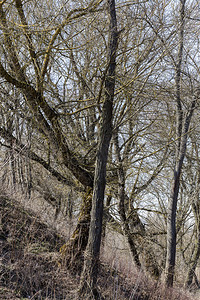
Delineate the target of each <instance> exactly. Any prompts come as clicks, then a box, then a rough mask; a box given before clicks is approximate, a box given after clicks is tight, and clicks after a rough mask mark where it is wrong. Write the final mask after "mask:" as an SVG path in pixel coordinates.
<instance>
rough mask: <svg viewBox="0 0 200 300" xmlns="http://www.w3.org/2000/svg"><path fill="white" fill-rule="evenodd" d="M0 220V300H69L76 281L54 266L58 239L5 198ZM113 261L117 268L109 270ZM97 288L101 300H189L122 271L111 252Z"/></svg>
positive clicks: (1, 201)
mask: <svg viewBox="0 0 200 300" xmlns="http://www.w3.org/2000/svg"><path fill="white" fill-rule="evenodd" d="M0 217H1V224H0V251H1V252H0V255H1V256H0V299H2V300H5V299H9V300H14V299H41V300H42V299H43V300H44V299H46V300H47V299H49V300H50V299H52V300H53V299H54V300H56V299H60V300H61V299H62V300H64V299H67V300H68V299H69V300H70V299H74V297H75V296H76V290H77V286H78V283H79V279H80V278H79V275H74V274H72V273H71V271H70V270H66V269H65V268H63V267H62V265H61V264H60V259H61V257H60V252H59V250H60V247H61V246H62V245H63V244H64V238H63V237H62V236H59V235H58V233H56V231H55V229H53V228H52V227H51V226H50V225H49V226H47V225H46V224H45V223H43V222H42V221H41V220H40V219H39V217H38V216H37V215H36V214H35V213H33V212H32V211H30V210H29V211H28V210H27V209H26V210H25V209H24V208H23V207H22V205H21V204H19V202H16V200H13V199H11V198H10V197H6V196H5V195H4V196H1V197H0ZM105 251H109V250H108V248H107V250H106V247H105ZM116 255H118V257H117V261H118V262H119V261H120V260H121V265H120V264H118V266H117V265H115V257H116ZM103 257H104V258H103ZM105 257H107V261H106V259H105ZM98 286H99V287H100V290H101V293H102V295H103V296H104V297H105V299H119V300H120V299H121V300H122V299H138V300H139V299H140V300H144V299H152V300H153V299H163V300H164V299H166V300H167V299H171V300H172V299H174V300H178V299H180V300H187V299H188V300H190V299H194V298H193V297H192V296H189V294H188V296H187V295H186V292H185V291H181V290H179V289H171V290H170V289H166V288H163V287H162V285H160V284H158V283H157V282H156V281H154V280H151V279H150V278H149V277H147V276H146V275H145V274H144V273H143V272H142V271H137V272H136V270H135V269H134V270H133V269H132V271H131V270H130V269H129V270H128V266H127V262H123V258H122V256H121V257H120V256H119V254H116V251H115V253H114V251H113V256H112V258H111V257H110V258H109V253H108V252H107V253H106V252H104V254H103V256H102V259H101V267H100V274H99V280H98Z"/></svg>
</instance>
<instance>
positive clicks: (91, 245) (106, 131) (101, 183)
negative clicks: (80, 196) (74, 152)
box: [78, 0, 118, 299]
mask: <svg viewBox="0 0 200 300" xmlns="http://www.w3.org/2000/svg"><path fill="white" fill-rule="evenodd" d="M108 9H109V15H110V41H109V57H108V59H109V68H108V74H107V77H106V80H105V100H104V104H103V109H102V119H101V126H100V132H99V139H98V140H99V141H98V148H97V149H98V150H97V156H96V165H95V177H94V188H93V197H92V211H91V223H90V231H89V239H88V245H87V249H86V252H85V259H84V269H83V272H82V276H81V282H80V288H79V293H78V294H79V299H86V295H88V294H89V297H91V298H92V299H101V298H102V297H101V295H100V293H99V291H98V290H97V276H98V269H99V254H100V244H101V233H102V218H103V203H104V191H105V185H106V165H107V157H108V149H109V145H110V140H111V137H112V113H113V99H114V90H115V68H116V51H117V39H118V33H117V19H116V11H115V0H108Z"/></svg>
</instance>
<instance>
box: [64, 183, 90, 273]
mask: <svg viewBox="0 0 200 300" xmlns="http://www.w3.org/2000/svg"><path fill="white" fill-rule="evenodd" d="M91 208H92V189H91V188H88V189H87V191H86V192H85V194H84V196H83V199H82V206H81V210H80V214H79V219H78V223H77V225H76V228H75V230H74V232H73V234H72V236H71V238H70V239H69V241H68V242H67V243H66V244H64V245H63V246H62V247H61V248H60V253H61V257H62V260H61V263H62V264H63V265H65V266H66V267H67V268H69V269H70V271H73V272H81V270H82V267H83V260H84V251H85V249H86V246H87V243H88V236H89V227H90V212H91Z"/></svg>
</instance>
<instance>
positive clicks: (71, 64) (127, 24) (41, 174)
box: [0, 0, 200, 299]
mask: <svg viewBox="0 0 200 300" xmlns="http://www.w3.org/2000/svg"><path fill="white" fill-rule="evenodd" d="M199 11H200V4H199V1H196V0H195V1H192V0H177V1H169V0H166V1H164V0H163V1H161V0H157V1H156V0H149V1H125V0H120V1H116V3H115V1H114V0H108V1H100V0H99V1H92V0H86V1H71V0H67V1H64V0H57V1H54V0H50V1H40V0H39V1H37V2H36V1H33V0H28V1H23V0H15V1H10V0H3V1H1V2H0V54H1V55H0V57H1V59H0V174H1V179H0V180H1V189H2V195H4V194H6V196H2V197H3V198H2V207H4V209H5V207H9V204H8V202H5V201H4V200H3V199H5V197H10V199H14V198H16V201H17V203H18V204H17V205H19V202H20V203H21V204H20V205H22V204H23V206H24V207H25V208H27V207H28V208H29V209H30V208H31V209H32V210H34V212H35V213H36V215H37V217H40V218H42V219H43V221H45V222H46V223H47V224H48V225H49V226H51V227H54V229H56V231H57V233H58V234H60V235H61V236H63V243H61V244H60V248H59V249H60V250H59V249H58V250H59V251H60V257H61V262H60V264H61V265H62V267H63V268H64V269H65V268H66V269H70V270H71V271H73V272H74V273H79V275H80V278H79V279H80V280H79V281H80V283H79V291H78V295H79V296H78V297H79V299H81V297H82V298H83V299H86V297H91V299H93V298H94V299H101V298H102V297H103V294H102V292H101V291H100V290H99V287H98V280H99V279H98V278H99V277H98V272H100V271H99V270H100V262H99V259H100V261H102V259H103V256H105V257H107V258H108V256H109V255H110V254H111V256H112V255H114V254H112V253H116V249H115V250H114V248H120V249H121V251H119V252H120V253H122V252H123V250H122V249H124V251H125V253H126V255H125V256H124V257H125V258H124V259H125V260H126V261H127V260H128V264H129V265H131V268H133V273H134V272H135V274H138V273H137V272H138V270H139V271H140V270H142V272H145V273H146V276H150V277H151V278H154V280H156V282H163V284H164V285H165V286H166V287H167V288H171V287H172V286H173V284H174V282H175V284H176V285H177V284H178V285H182V286H183V285H184V286H185V288H187V289H191V288H196V289H198V288H199V287H200V283H199V280H200V274H199V257H200V194H199V193H200V162H199V155H200V154H199V129H200V128H199V119H200V115H199V103H200V102H199V101H200V84H199V80H200V76H199V74H200V65H199V62H200V40H199V37H200V18H199ZM11 202H13V200H12V201H11ZM3 203H4V204H3ZM18 213H19V212H18ZM2 215H4V214H2ZM44 219H45V220H44ZM2 220H3V217H2ZM2 224H5V222H3V221H1V231H2V235H1V236H2V240H3V239H4V240H5V239H7V237H8V236H9V232H10V229H9V230H7V229H5V228H4V226H3V225H2ZM2 228H4V229H2ZM6 230H7V231H6ZM113 237H116V238H115V239H113ZM121 239H122V242H119V241H120V240H121ZM114 241H115V242H114ZM109 242H110V244H109ZM115 243H117V244H115ZM118 243H119V245H118ZM108 245H110V246H108ZM100 246H101V247H100ZM105 249H107V250H105ZM111 249H112V253H109V252H111ZM127 249H128V250H127ZM105 253H106V255H105ZM128 253H129V254H128ZM108 254H109V255H108ZM120 255H121V254H120ZM122 256H123V255H121V257H122ZM113 257H114V256H113ZM113 261H114V260H113ZM117 261H119V258H117V259H116V262H117ZM122 261H123V259H122ZM124 263H125V261H124ZM114 265H115V263H114ZM115 267H116V265H115ZM81 270H82V271H81ZM81 272H82V273H81ZM127 272H129V271H127ZM81 274H82V275H81ZM100 274H101V272H100V273H99V276H101V275H100ZM34 293H36V291H34ZM88 295H89V296H88ZM41 297H42V296H41ZM113 297H114V296H113ZM130 297H131V296H130ZM33 299H37V298H33ZM38 299H40V298H38ZM41 299H43V298H41ZM52 299H53V298H52ZM55 299H57V298H55ZM58 299H64V298H58ZM109 299H118V298H109ZM119 299H120V298H119ZM127 299H136V298H127ZM138 299H139V298H138ZM141 299H142V298H141ZM144 299H145V298H144ZM147 299H153V298H147ZM155 299H161V298H155ZM163 299H165V298H163ZM174 299H176V298H174ZM177 299H179V298H177ZM180 299H183V298H180Z"/></svg>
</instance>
